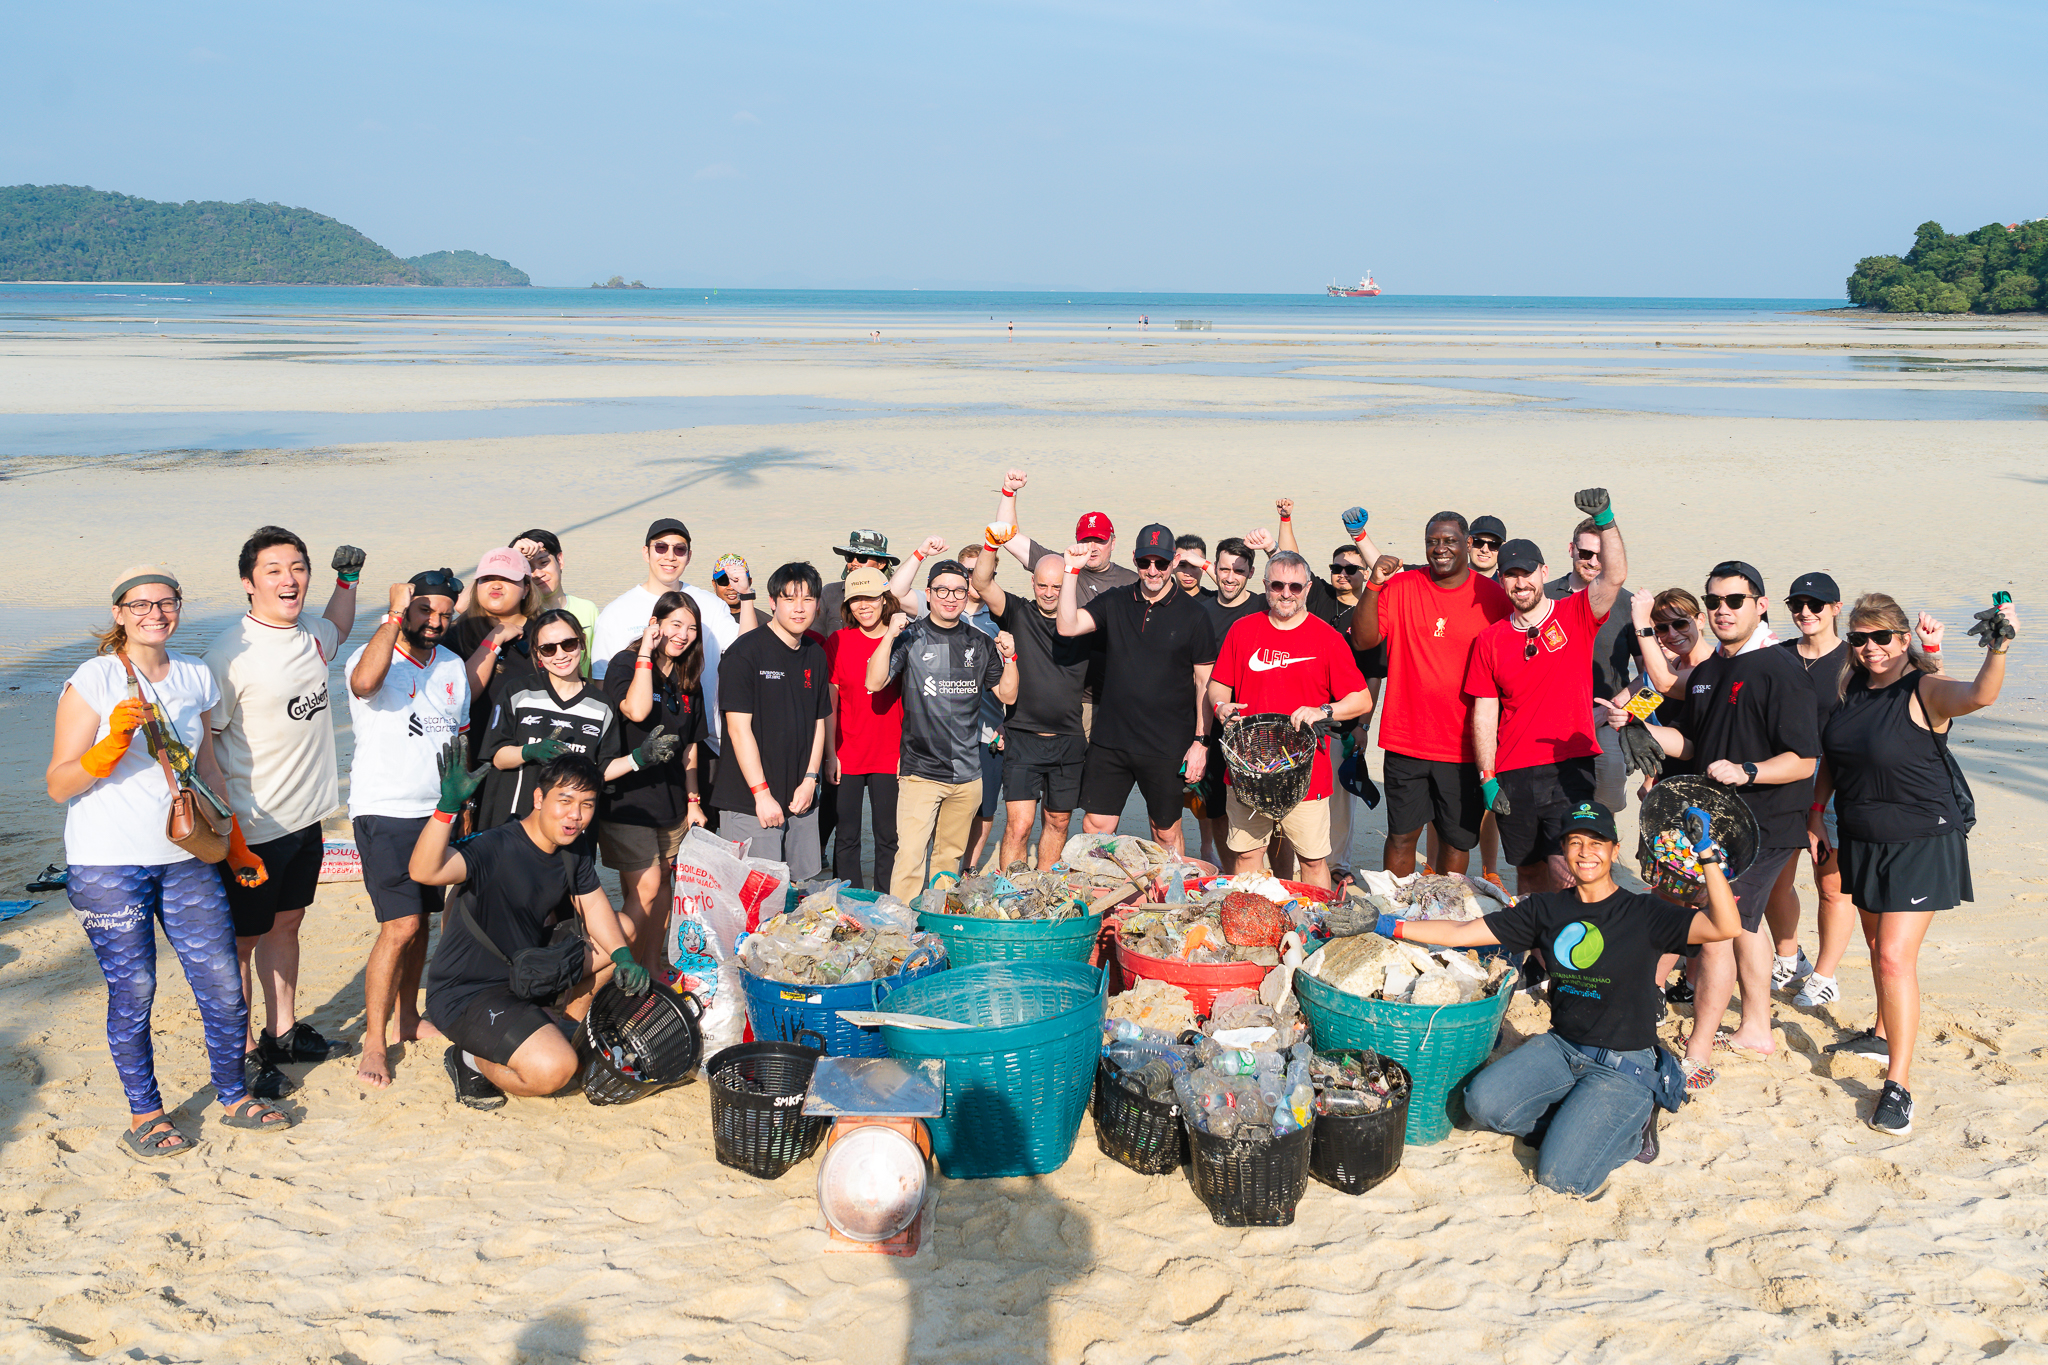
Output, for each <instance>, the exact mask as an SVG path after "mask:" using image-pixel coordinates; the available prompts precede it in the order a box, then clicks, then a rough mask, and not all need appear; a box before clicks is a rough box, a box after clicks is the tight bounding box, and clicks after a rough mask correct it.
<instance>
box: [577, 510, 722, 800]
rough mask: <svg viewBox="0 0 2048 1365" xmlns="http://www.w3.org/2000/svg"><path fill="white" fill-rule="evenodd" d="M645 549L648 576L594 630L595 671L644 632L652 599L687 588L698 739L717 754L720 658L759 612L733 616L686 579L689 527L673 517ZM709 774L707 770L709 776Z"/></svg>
mask: <svg viewBox="0 0 2048 1365" xmlns="http://www.w3.org/2000/svg"><path fill="white" fill-rule="evenodd" d="M641 553H642V554H643V555H644V556H645V557H646V559H647V577H646V578H645V579H644V580H643V581H642V582H641V583H640V584H639V585H638V586H636V587H631V588H628V589H626V591H624V592H622V593H620V594H619V595H618V596H617V597H614V598H613V599H612V600H611V601H610V602H608V603H606V604H605V609H604V610H603V611H601V612H599V613H598V614H597V631H596V636H595V638H594V639H593V640H592V641H591V644H590V655H591V664H590V667H591V675H592V676H593V677H595V678H598V679H600V680H602V679H603V677H604V669H605V665H606V664H607V663H608V662H609V661H610V660H611V658H612V656H613V655H615V654H617V653H618V652H619V651H620V650H622V649H625V648H626V647H627V646H629V645H631V644H632V643H633V642H634V641H635V640H638V639H639V638H640V637H641V635H643V634H645V633H646V630H647V623H648V622H649V621H652V620H653V619H654V604H655V603H656V602H657V601H659V600H660V598H661V595H662V594H663V593H665V592H682V593H688V594H689V595H690V596H691V597H692V598H693V599H695V601H696V603H697V616H698V619H699V620H700V621H702V623H703V627H704V634H703V640H704V672H703V673H702V675H701V677H702V680H703V684H704V720H705V726H706V734H705V737H704V739H703V740H702V741H700V742H701V743H702V744H703V745H704V747H705V748H706V749H707V750H708V751H709V752H710V755H711V757H712V758H713V759H714V760H716V758H717V757H718V755H719V753H720V752H721V747H720V746H721V744H722V742H723V737H724V733H725V732H724V724H725V722H724V720H723V716H722V713H721V712H720V711H719V709H718V661H719V659H720V657H721V656H722V655H723V654H724V652H725V651H726V650H727V649H728V648H730V647H731V645H732V643H733V642H734V641H735V640H737V639H739V638H740V635H741V633H742V632H743V631H746V630H750V629H752V628H754V627H755V626H756V625H758V624H759V621H760V618H759V617H758V616H756V615H755V614H754V613H752V612H742V613H740V615H741V616H742V617H744V618H745V619H744V620H741V621H735V620H733V616H732V613H731V612H729V611H727V610H726V608H725V603H723V602H721V601H719V600H718V598H717V596H716V595H714V594H712V593H709V592H706V591H705V590H704V589H702V588H700V587H698V586H697V585H696V584H694V583H685V582H684V581H683V573H684V572H685V571H686V570H687V569H688V568H689V567H690V528H689V527H687V526H685V525H683V523H681V522H680V521H677V520H676V519H675V518H674V517H659V518H656V519H655V521H654V523H653V524H652V525H650V526H649V527H648V528H647V535H646V536H645V537H644V538H643V539H642V541H641ZM710 777H711V775H710V774H708V773H707V774H706V775H705V780H706V781H709V780H710Z"/></svg>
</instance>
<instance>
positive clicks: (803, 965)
mask: <svg viewBox="0 0 2048 1365" xmlns="http://www.w3.org/2000/svg"><path fill="white" fill-rule="evenodd" d="M844 885H845V884H844V883H839V884H836V885H832V886H828V887H827V888H826V889H824V890H822V891H814V892H812V893H811V894H810V895H808V896H805V897H804V898H803V900H801V901H799V902H798V903H797V907H796V908H795V909H794V910H790V911H787V912H785V913H783V914H780V915H777V916H775V917H774V918H773V919H768V920H764V921H762V923H761V927H760V928H759V929H758V930H756V931H755V932H753V933H751V934H747V935H745V936H744V937H742V938H741V939H740V941H739V958H740V966H742V967H744V968H745V969H746V970H747V971H749V972H752V973H753V974H754V975H755V976H757V977H760V978H761V979H762V980H764V981H787V982H790V983H792V984H795V985H802V986H839V985H846V984H850V983H853V982H860V981H875V980H880V979H883V978H886V977H891V976H895V975H896V974H897V973H898V972H901V971H904V970H905V969H906V968H909V967H915V966H918V965H920V964H921V963H923V962H925V961H944V960H945V956H946V945H945V942H944V941H943V940H942V939H940V938H939V937H938V936H937V935H936V934H921V933H919V932H917V912H916V911H915V910H912V909H911V908H910V907H909V906H907V905H905V904H904V903H903V902H902V901H899V900H897V899H896V898H894V897H893V896H883V897H882V898H881V899H880V900H878V901H873V902H865V901H853V900H848V899H842V898H841V896H840V894H839V893H840V890H841V889H842V888H843V886H844Z"/></svg>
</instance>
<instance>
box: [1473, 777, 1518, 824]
mask: <svg viewBox="0 0 2048 1365" xmlns="http://www.w3.org/2000/svg"><path fill="white" fill-rule="evenodd" d="M1479 790H1480V792H1481V793H1482V794H1484V795H1485V797H1486V808H1487V809H1488V810H1490V811H1492V812H1493V813H1494V814H1495V815H1513V814H1514V813H1515V808H1514V807H1513V806H1512V805H1511V804H1509V802H1508V799H1507V797H1505V796H1503V795H1501V790H1500V779H1499V778H1497V777H1488V778H1482V779H1481V780H1480V783H1479Z"/></svg>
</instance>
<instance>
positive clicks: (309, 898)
mask: <svg viewBox="0 0 2048 1365" xmlns="http://www.w3.org/2000/svg"><path fill="white" fill-rule="evenodd" d="M321 844H322V840H321V838H320V823H319V822H318V821H317V820H316V821H314V822H313V823H312V824H310V825H308V826H306V827H305V828H304V829H295V830H293V831H292V832H291V833H290V834H281V835H279V836H278V837H277V838H275V839H266V840H264V841H263V842H262V843H260V844H251V845H249V851H250V852H251V853H253V854H255V855H256V856H257V857H259V858H261V859H262V860H263V870H264V871H265V872H267V873H269V874H270V875H269V877H268V878H267V879H265V881H264V883H263V885H261V886H244V885H242V884H241V883H240V882H238V881H236V880H235V874H234V871H233V870H232V869H231V868H229V867H228V865H227V864H226V863H222V864H221V865H220V879H221V882H222V884H223V885H225V886H226V887H227V889H228V913H229V914H230V915H232V916H234V920H235V937H236V938H261V937H262V936H263V935H265V934H267V933H269V932H270V930H271V928H272V927H273V926H274V925H275V924H276V923H277V917H278V916H279V915H282V914H285V913H287V912H288V911H292V910H303V909H305V908H306V907H307V906H309V905H311V904H312V903H313V895H314V893H315V892H316V891H318V890H319V889H320V856H321ZM407 856H408V857H409V856H411V850H410V849H408V850H407ZM363 874H364V876H366V877H367V876H368V875H369V868H368V866H367V864H366V865H365V867H364V869H363Z"/></svg>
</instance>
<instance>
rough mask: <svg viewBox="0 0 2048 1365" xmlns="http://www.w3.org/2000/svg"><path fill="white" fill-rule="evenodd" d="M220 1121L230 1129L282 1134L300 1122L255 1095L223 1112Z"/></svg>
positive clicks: (244, 1097) (247, 1096) (246, 1097)
mask: <svg viewBox="0 0 2048 1365" xmlns="http://www.w3.org/2000/svg"><path fill="white" fill-rule="evenodd" d="M220 1121H221V1122H222V1123H224V1124H226V1125H227V1126H228V1127H230V1128H249V1129H254V1130H256V1131H259V1132H280V1133H281V1132H283V1131H284V1130H285V1129H287V1128H289V1127H291V1126H292V1125H293V1124H295V1123H297V1122H298V1120H297V1119H295V1118H293V1117H292V1116H291V1115H290V1114H288V1113H286V1112H285V1111H284V1110H282V1109H280V1108H278V1107H277V1106H276V1105H274V1104H265V1103H264V1102H263V1101H262V1100H259V1099H257V1098H256V1097H255V1096H253V1095H244V1096H243V1097H242V1098H241V1099H240V1100H239V1101H237V1102H236V1103H235V1104H234V1105H232V1106H230V1107H229V1108H227V1109H225V1110H223V1111H221V1116H220Z"/></svg>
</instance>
